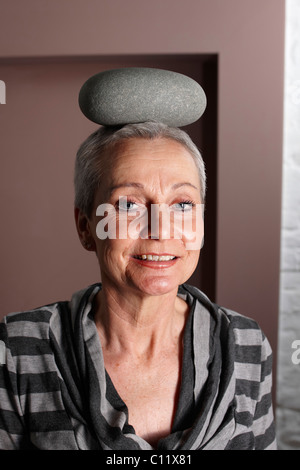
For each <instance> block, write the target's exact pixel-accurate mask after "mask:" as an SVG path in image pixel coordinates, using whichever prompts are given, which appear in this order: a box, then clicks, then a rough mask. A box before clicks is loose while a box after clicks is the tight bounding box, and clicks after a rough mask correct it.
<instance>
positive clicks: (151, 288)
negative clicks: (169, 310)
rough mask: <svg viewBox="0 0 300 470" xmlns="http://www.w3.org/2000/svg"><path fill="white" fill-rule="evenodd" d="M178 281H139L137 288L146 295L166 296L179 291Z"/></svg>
mask: <svg viewBox="0 0 300 470" xmlns="http://www.w3.org/2000/svg"><path fill="white" fill-rule="evenodd" d="M178 285H179V283H178V281H176V280H175V279H170V278H167V277H166V278H165V277H151V278H150V279H149V278H147V279H144V280H141V279H140V280H139V281H138V282H136V283H135V287H136V288H137V289H138V290H139V291H140V292H143V293H144V294H146V295H153V296H154V295H164V294H168V293H169V292H172V291H173V290H175V289H176V290H177V289H178Z"/></svg>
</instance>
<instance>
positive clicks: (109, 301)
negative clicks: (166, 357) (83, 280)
mask: <svg viewBox="0 0 300 470" xmlns="http://www.w3.org/2000/svg"><path fill="white" fill-rule="evenodd" d="M187 314H188V306H187V304H186V303H185V302H184V301H183V300H182V299H180V298H179V297H178V296H177V290H176V291H172V292H170V293H168V294H164V295H161V296H143V295H140V294H138V295H137V294H136V293H134V292H130V289H127V290H126V291H125V290H124V292H122V291H120V289H116V288H114V286H107V285H105V284H104V285H102V290H101V291H100V292H99V294H98V296H97V310H96V313H95V323H96V325H97V329H98V332H99V335H100V339H101V344H102V347H103V348H105V349H106V350H110V351H111V352H113V353H114V354H121V353H123V354H129V355H131V356H134V357H136V358H138V357H143V358H144V359H145V358H152V359H154V358H155V357H157V356H158V355H159V354H161V352H162V351H163V350H165V349H166V348H169V347H170V346H172V345H174V346H175V345H176V344H177V343H178V339H179V337H180V335H181V333H182V331H183V329H184V325H185V321H186V318H187Z"/></svg>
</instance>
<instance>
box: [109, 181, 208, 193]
mask: <svg viewBox="0 0 300 470" xmlns="http://www.w3.org/2000/svg"><path fill="white" fill-rule="evenodd" d="M182 186H190V187H192V188H194V189H197V191H199V188H197V186H195V185H193V184H192V183H189V182H183V183H175V184H173V186H172V187H171V189H179V188H181V187H182ZM119 188H138V189H144V188H145V187H144V185H143V184H142V183H134V182H131V183H121V184H117V185H116V186H113V187H112V188H110V190H109V192H110V194H112V193H113V192H114V191H116V190H117V189H119Z"/></svg>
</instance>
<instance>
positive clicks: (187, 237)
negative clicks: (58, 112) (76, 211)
mask: <svg viewBox="0 0 300 470" xmlns="http://www.w3.org/2000/svg"><path fill="white" fill-rule="evenodd" d="M105 158H106V165H105V172H104V175H103V176H102V179H101V187H100V188H99V189H98V191H97V193H96V195H95V203H94V210H93V214H92V216H91V218H90V220H89V224H90V230H91V233H92V236H93V239H94V243H95V246H96V254H97V257H98V260H99V264H100V269H101V276H102V282H103V284H104V283H106V285H107V284H108V283H113V285H114V286H117V287H118V288H119V289H122V288H125V287H126V288H131V289H134V290H135V291H136V293H140V294H141V295H161V294H165V293H168V292H171V291H172V290H174V289H176V290H177V288H178V286H179V285H180V284H182V283H183V282H186V281H187V279H188V278H189V277H190V276H191V274H192V273H193V272H194V270H195V268H196V266H197V262H198V258H199V253H200V245H201V242H202V238H203V218H202V211H201V209H202V207H201V202H202V201H201V197H200V181H199V174H198V170H197V167H196V165H195V162H194V160H193V157H192V156H191V155H190V153H189V152H188V151H187V150H186V149H185V147H184V146H182V145H181V144H179V143H177V142H175V141H173V140H169V139H162V138H161V139H154V140H146V139H137V138H134V139H130V140H127V141H123V142H121V143H120V144H118V145H117V147H116V148H114V149H113V150H111V151H110V152H108V153H107V155H106V156H105ZM199 209H200V210H199ZM197 213H198V215H197V217H196V214H197ZM196 223H197V237H198V239H197V241H195V238H196V235H195V231H196ZM99 237H100V238H99ZM105 237H106V238H105ZM101 238H102V239H101ZM151 256H152V260H151ZM161 257H163V258H161Z"/></svg>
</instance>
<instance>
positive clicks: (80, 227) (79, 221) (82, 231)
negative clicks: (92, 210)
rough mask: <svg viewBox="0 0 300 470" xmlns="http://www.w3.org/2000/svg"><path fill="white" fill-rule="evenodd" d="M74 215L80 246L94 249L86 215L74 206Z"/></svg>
mask: <svg viewBox="0 0 300 470" xmlns="http://www.w3.org/2000/svg"><path fill="white" fill-rule="evenodd" d="M74 217H75V223H76V228H77V233H78V236H79V240H80V241H81V244H82V246H83V247H84V248H85V249H86V250H88V251H95V242H94V238H93V235H92V231H91V225H90V221H89V218H88V216H87V215H86V214H85V213H84V212H82V211H81V210H80V209H78V207H75V209H74Z"/></svg>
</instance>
